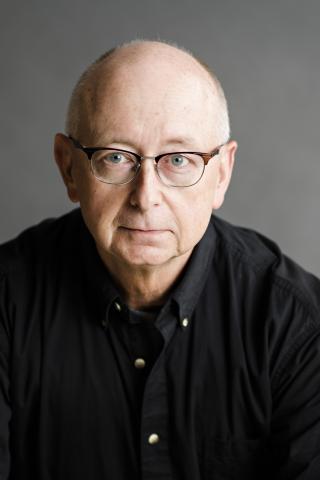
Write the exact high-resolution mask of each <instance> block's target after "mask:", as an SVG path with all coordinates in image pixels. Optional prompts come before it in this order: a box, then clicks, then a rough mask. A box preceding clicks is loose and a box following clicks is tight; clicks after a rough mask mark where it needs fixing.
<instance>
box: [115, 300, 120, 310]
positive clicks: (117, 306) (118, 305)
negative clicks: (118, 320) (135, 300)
mask: <svg viewBox="0 0 320 480" xmlns="http://www.w3.org/2000/svg"><path fill="white" fill-rule="evenodd" d="M114 306H115V308H116V310H118V312H121V305H120V303H118V302H114Z"/></svg>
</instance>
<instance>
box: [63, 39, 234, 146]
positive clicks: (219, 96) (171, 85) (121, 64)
mask: <svg viewBox="0 0 320 480" xmlns="http://www.w3.org/2000/svg"><path fill="white" fill-rule="evenodd" d="M138 82H139V87H140V88H141V86H142V87H143V88H142V92H143V94H142V95H141V102H142V103H141V107H143V105H145V104H146V102H148V103H150V102H151V103H152V97H153V96H155V95H158V97H159V95H161V96H162V98H163V103H162V105H163V108H166V100H167V98H168V97H170V94H171V97H172V96H173V95H176V96H179V95H180V91H181V92H183V94H184V95H188V91H190V92H193V91H195V90H196V91H199V95H198V97H196V98H197V100H198V101H199V102H201V103H203V108H204V112H205V111H206V114H207V107H208V105H209V104H210V105H211V106H212V108H211V110H212V111H211V113H210V114H209V115H210V116H212V117H214V118H212V119H211V120H212V121H213V129H214V131H213V132H212V136H214V137H215V139H216V141H217V142H218V143H224V142H226V141H227V140H228V139H229V135H230V127H229V118H228V108H227V102H226V99H225V95H224V92H223V90H222V87H221V85H220V83H219V81H218V79H217V77H216V76H215V75H214V74H213V72H212V71H211V70H210V69H209V68H208V67H207V66H206V65H205V64H204V63H203V62H201V61H199V60H198V59H196V58H195V57H194V56H193V55H192V54H190V53H189V52H187V51H185V50H183V49H181V48H177V47H176V46H173V45H170V44H168V43H164V42H158V41H134V42H130V43H127V44H123V45H121V46H119V47H116V48H114V49H112V50H109V51H108V52H106V53H105V54H104V55H102V56H101V57H100V58H98V59H97V60H96V61H95V62H94V63H93V64H92V65H90V66H89V67H88V69H87V70H86V71H85V72H84V73H83V74H82V76H81V78H80V80H79V81H78V83H77V85H76V86H75V88H74V91H73V93H72V97H71V100H70V104H69V109H68V115H67V121H66V131H67V134H69V135H72V136H73V137H75V138H78V139H79V138H80V139H81V138H82V139H83V141H89V138H92V137H96V136H97V135H96V134H97V133H99V132H97V131H96V130H97V125H98V122H97V118H98V117H101V115H103V113H105V112H102V111H101V110H102V109H105V106H106V100H107V98H108V96H112V95H113V93H114V92H115V90H117V93H119V90H120V91H121V94H122V95H123V97H122V98H123V102H125V101H126V96H127V95H126V90H128V89H131V88H135V86H137V83H138ZM156 84H157V85H156ZM144 93H145V95H144ZM142 96H143V97H144V98H142ZM137 108H139V106H138V105H137ZM100 125H101V122H100Z"/></svg>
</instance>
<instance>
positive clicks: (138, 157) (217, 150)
mask: <svg viewBox="0 0 320 480" xmlns="http://www.w3.org/2000/svg"><path fill="white" fill-rule="evenodd" d="M68 138H69V139H70V140H71V142H72V143H73V145H74V147H75V148H78V149H80V150H82V151H83V152H84V153H85V154H86V156H87V158H88V160H89V161H90V168H91V172H92V174H93V175H94V176H95V178H96V179H97V180H99V181H100V182H102V183H108V184H109V185H126V184H127V183H130V182H132V181H133V180H134V179H135V178H136V177H137V176H138V174H139V172H140V168H141V161H142V160H145V159H152V160H154V162H155V164H156V172H157V175H158V177H159V178H160V180H161V182H162V183H163V184H164V185H166V186H167V187H177V188H186V187H192V186H193V185H195V184H196V183H198V182H200V180H201V178H202V176H203V173H204V170H205V167H206V165H207V164H208V162H209V160H211V158H213V157H215V156H216V155H219V153H220V149H221V147H223V146H224V145H225V143H222V144H221V145H218V147H216V148H215V149H214V150H212V152H209V153H204V152H190V151H187V152H186V151H183V152H167V153H160V155H156V156H143V155H139V154H138V153H135V152H131V151H130V150H123V149H122V148H114V147H113V148H111V147H85V146H83V145H81V143H80V142H79V141H78V140H76V139H75V138H73V137H72V136H71V135H68ZM101 150H107V151H117V152H123V153H129V154H130V155H133V156H134V157H135V158H136V160H137V162H138V163H137V165H138V167H137V171H136V172H135V174H134V176H133V177H132V178H131V179H130V180H128V181H127V182H123V183H112V182H106V181H105V180H102V179H101V178H99V177H97V176H96V174H95V172H94V169H93V165H92V156H93V154H94V153H95V152H99V151H101ZM188 153H189V154H193V155H199V156H200V157H202V160H203V169H202V173H201V176H200V178H199V179H198V180H197V181H196V182H194V183H192V184H191V185H168V184H166V183H165V182H164V181H163V179H162V178H161V176H160V174H159V172H158V163H159V161H160V160H161V158H162V157H166V156H167V155H174V154H184V155H185V154H188Z"/></svg>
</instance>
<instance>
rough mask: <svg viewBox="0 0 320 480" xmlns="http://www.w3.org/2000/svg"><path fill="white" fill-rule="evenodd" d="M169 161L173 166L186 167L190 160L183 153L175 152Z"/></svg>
mask: <svg viewBox="0 0 320 480" xmlns="http://www.w3.org/2000/svg"><path fill="white" fill-rule="evenodd" d="M169 162H170V164H171V165H172V166H173V167H185V166H186V165H188V163H189V160H188V158H187V157H184V156H183V155H179V154H175V155H171V157H169Z"/></svg>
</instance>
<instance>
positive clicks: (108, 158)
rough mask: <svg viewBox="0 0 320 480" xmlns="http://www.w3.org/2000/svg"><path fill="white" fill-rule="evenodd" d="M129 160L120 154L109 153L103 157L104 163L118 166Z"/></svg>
mask: <svg viewBox="0 0 320 480" xmlns="http://www.w3.org/2000/svg"><path fill="white" fill-rule="evenodd" d="M129 160H130V159H129V158H127V157H126V155H125V154H123V153H122V152H110V153H108V154H107V155H105V156H104V161H105V162H107V163H113V164H119V163H125V162H128V161H129Z"/></svg>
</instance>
